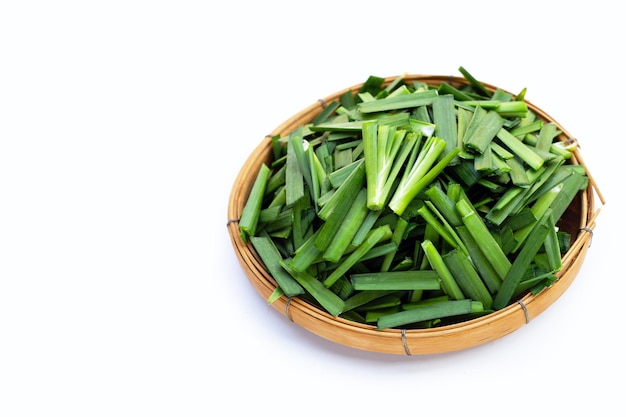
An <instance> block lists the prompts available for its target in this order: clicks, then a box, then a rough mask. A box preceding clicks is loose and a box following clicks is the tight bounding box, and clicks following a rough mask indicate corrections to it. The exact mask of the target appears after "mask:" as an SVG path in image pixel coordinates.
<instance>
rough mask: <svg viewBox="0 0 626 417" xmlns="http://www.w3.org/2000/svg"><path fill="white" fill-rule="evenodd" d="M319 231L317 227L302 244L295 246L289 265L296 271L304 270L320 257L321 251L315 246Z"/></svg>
mask: <svg viewBox="0 0 626 417" xmlns="http://www.w3.org/2000/svg"><path fill="white" fill-rule="evenodd" d="M319 232H320V229H317V230H316V231H315V233H313V234H312V235H311V236H310V237H309V238H307V239H306V240H305V241H304V243H302V245H300V246H299V247H297V248H296V250H295V253H294V256H293V258H291V260H290V262H289V265H290V266H291V268H293V269H294V270H296V271H306V270H307V269H308V268H309V266H311V265H312V264H313V263H315V262H318V261H319V260H320V259H321V258H322V253H323V252H322V251H320V250H319V249H318V248H317V246H315V240H316V239H317V236H318V234H319Z"/></svg>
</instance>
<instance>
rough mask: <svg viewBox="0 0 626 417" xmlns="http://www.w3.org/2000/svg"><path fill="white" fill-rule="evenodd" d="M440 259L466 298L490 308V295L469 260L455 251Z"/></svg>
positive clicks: (491, 301) (491, 300)
mask: <svg viewBox="0 0 626 417" xmlns="http://www.w3.org/2000/svg"><path fill="white" fill-rule="evenodd" d="M442 258H443V261H444V262H445V264H446V266H447V267H448V269H449V270H450V272H451V273H452V276H454V279H455V281H456V282H457V283H458V284H459V287H460V288H461V290H463V293H464V294H465V295H466V296H467V297H468V298H471V299H472V300H475V301H480V302H481V303H483V305H484V306H485V308H491V305H492V303H493V298H492V296H491V293H490V292H489V290H488V289H487V287H486V286H485V283H484V282H483V281H482V279H481V277H480V275H478V272H476V270H475V269H474V266H473V265H472V262H471V260H470V258H469V257H468V256H467V255H465V254H464V253H462V252H460V251H459V250H457V249H453V250H451V251H450V252H447V253H446V254H445V255H443V256H442Z"/></svg>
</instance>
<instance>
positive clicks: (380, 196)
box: [363, 121, 417, 210]
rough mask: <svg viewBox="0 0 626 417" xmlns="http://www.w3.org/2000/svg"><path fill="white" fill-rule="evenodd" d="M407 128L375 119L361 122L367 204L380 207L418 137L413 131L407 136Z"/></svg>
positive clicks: (384, 202)
mask: <svg viewBox="0 0 626 417" xmlns="http://www.w3.org/2000/svg"><path fill="white" fill-rule="evenodd" d="M405 136H407V134H406V130H403V129H400V130H398V129H396V128H395V127H391V126H389V125H379V124H378V123H377V122H376V121H367V122H364V123H363V145H364V148H363V154H364V159H365V174H366V181H367V206H368V207H369V208H370V210H382V209H383V208H384V206H385V204H386V203H387V200H388V197H389V193H390V192H391V189H392V186H393V184H394V182H395V180H396V177H397V175H398V173H399V172H400V169H401V168H402V165H403V164H404V161H405V160H406V158H407V157H408V156H409V153H410V152H411V149H412V146H413V144H414V143H415V141H416V140H417V138H416V136H415V134H410V135H408V137H406V140H405Z"/></svg>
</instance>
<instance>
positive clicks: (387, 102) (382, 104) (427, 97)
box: [357, 90, 438, 114]
mask: <svg viewBox="0 0 626 417" xmlns="http://www.w3.org/2000/svg"><path fill="white" fill-rule="evenodd" d="M437 95H438V93H437V90H426V91H420V92H415V93H412V94H403V95H398V96H394V97H388V98H383V99H379V100H375V101H368V102H363V103H359V104H358V105H357V106H358V108H359V111H360V112H361V113H365V114H366V113H377V112H385V111H389V110H398V109H410V108H413V107H418V106H421V105H429V104H431V103H432V102H433V100H434V98H435V97H437Z"/></svg>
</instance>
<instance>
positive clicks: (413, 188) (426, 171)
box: [388, 136, 460, 216]
mask: <svg viewBox="0 0 626 417" xmlns="http://www.w3.org/2000/svg"><path fill="white" fill-rule="evenodd" d="M445 147H446V142H445V141H444V140H443V139H441V138H438V137H437V136H431V137H430V138H428V140H427V141H426V143H425V144H424V147H423V148H422V149H421V151H420V153H419V155H418V157H417V160H416V161H415V164H414V165H413V166H412V167H411V169H410V170H405V172H404V175H403V176H402V178H401V179H400V183H399V184H398V187H397V188H396V191H395V193H394V194H393V197H392V198H391V201H390V202H389V204H388V206H389V208H390V209H391V210H393V211H394V212H395V213H396V214H398V215H399V216H401V215H402V213H404V210H406V208H407V206H408V205H409V203H411V201H413V199H414V198H415V197H416V196H417V195H418V194H419V193H420V192H421V191H422V190H424V189H425V188H426V187H427V186H428V185H429V184H430V183H431V182H432V181H433V180H434V179H435V178H436V177H437V175H439V174H440V173H441V172H442V171H443V170H444V169H445V168H446V167H447V166H448V164H449V163H450V161H452V160H453V159H454V157H455V156H457V155H458V153H459V151H460V149H459V148H454V149H453V150H452V151H451V152H449V153H448V154H446V156H445V157H444V158H442V159H441V160H439V162H437V163H436V164H435V165H434V166H433V165H432V164H433V163H434V162H435V161H436V160H437V158H438V157H439V154H441V152H442V151H443V150H444V148H445Z"/></svg>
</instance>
